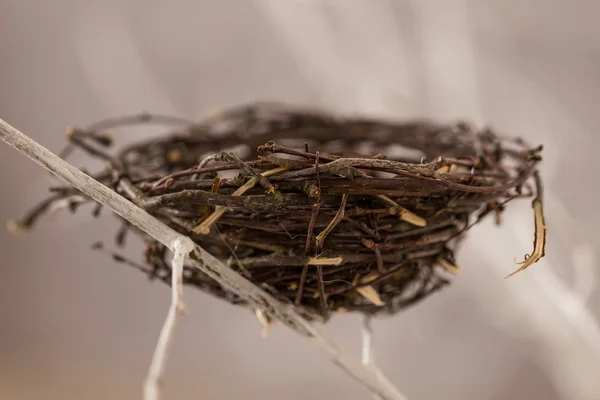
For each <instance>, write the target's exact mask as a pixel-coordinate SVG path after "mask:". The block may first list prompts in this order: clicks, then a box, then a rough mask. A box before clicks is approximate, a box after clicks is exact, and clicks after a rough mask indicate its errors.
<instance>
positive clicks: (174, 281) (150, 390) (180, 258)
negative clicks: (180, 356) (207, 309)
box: [144, 239, 194, 400]
mask: <svg viewBox="0 0 600 400" xmlns="http://www.w3.org/2000/svg"><path fill="white" fill-rule="evenodd" d="M173 248H174V249H175V252H174V253H173V261H172V262H171V307H170V308H169V313H168V314H167V318H166V319H165V323H164V325H163V328H162V330H161V331H160V336H159V337H158V343H157V344H156V349H155V350H154V355H153V356H152V362H151V363H150V370H149V371H148V376H147V377H146V382H145V384H144V400H158V399H159V398H160V386H161V384H162V379H163V375H164V371H165V366H166V363H167V355H168V353H169V348H170V345H171V342H172V340H173V334H174V333H175V324H176V322H177V317H179V315H180V314H182V313H183V311H184V309H185V306H184V304H183V263H184V261H185V255H186V254H189V253H190V252H191V251H193V250H194V248H193V247H187V248H186V247H185V244H184V243H182V241H181V240H179V239H176V240H175V242H174V243H173Z"/></svg>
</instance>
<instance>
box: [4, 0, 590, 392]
mask: <svg viewBox="0 0 600 400" xmlns="http://www.w3.org/2000/svg"><path fill="white" fill-rule="evenodd" d="M598 15H600V3H599V2H597V1H593V0H590V1H585V0H581V1H577V2H566V1H552V2H549V1H544V0H531V1H527V2H524V1H518V0H508V1H503V2H497V1H486V0H430V1H427V0H426V1H408V0H397V1H392V0H372V1H367V0H344V1H341V0H340V1H331V0H323V1H316V0H314V1H308V0H305V1H301V0H271V1H268V0H264V1H251V0H221V1H216V0H215V1H208V0H204V1H202V0H194V1H192V0H189V1H186V0H172V1H170V2H166V1H162V2H161V1H141V0H121V1H115V0H103V1H92V0H80V1H75V0H56V1H52V2H40V1H34V0H19V1H17V0H3V1H1V2H0V49H2V52H1V55H0V93H1V95H0V118H2V119H4V120H6V121H7V122H9V123H11V124H13V125H14V126H16V127H17V128H19V129H20V130H22V131H23V132H25V133H27V134H28V135H30V136H31V137H33V138H34V139H36V140H37V141H39V142H40V143H42V144H43V145H45V146H47V147H48V148H49V149H51V150H52V151H54V152H57V151H59V150H60V149H61V148H62V146H63V144H64V131H65V128H66V127H67V126H72V125H80V126H81V125H86V124H89V123H91V122H94V121H96V120H99V119H102V118H106V117H113V116H119V115H123V114H129V113H137V112H140V111H150V112H160V113H168V114H173V115H178V116H183V117H187V118H191V119H198V118H200V117H202V116H203V115H206V114H207V113H208V112H209V111H210V110H212V109H215V108H223V107H228V106H233V105H237V104H240V103H245V102H248V101H254V100H279V101H285V102H289V103H295V104H299V105H311V106H321V107H326V108H328V109H331V110H332V111H337V112H343V113H353V112H361V113H368V114H372V115H381V116H390V117H413V116H418V117H431V118H436V119H440V120H453V119H455V118H462V119H467V120H469V121H471V122H473V123H476V124H480V125H482V124H490V125H492V126H493V127H495V128H496V129H498V130H499V131H501V132H504V133H506V134H508V135H514V136H522V137H524V138H526V139H528V140H529V141H531V142H533V143H534V144H538V143H543V144H544V145H545V162H544V164H543V175H544V178H545V182H546V198H547V210H546V212H547V223H548V226H549V229H550V230H549V233H548V235H549V236H548V239H549V243H548V250H547V257H546V258H545V259H544V260H543V261H541V262H539V263H538V264H536V265H535V266H533V267H531V269H529V270H528V271H527V272H525V273H521V274H519V275H517V276H515V277H514V278H511V279H510V280H507V281H505V280H503V279H502V277H503V276H504V275H506V273H508V272H510V271H512V269H513V268H514V267H515V266H514V264H513V258H514V257H516V258H517V259H520V258H522V255H523V254H525V253H527V252H530V251H531V246H532V237H533V236H532V235H533V221H532V215H531V209H530V206H529V202H528V201H524V202H521V203H519V204H518V205H514V206H513V207H510V208H509V211H508V212H507V213H506V217H505V222H506V225H505V226H503V227H502V228H496V227H495V226H493V225H492V224H491V223H486V224H483V225H482V226H481V227H480V229H477V230H475V231H474V232H477V234H475V235H471V237H470V239H469V240H468V241H467V243H466V244H465V245H464V247H463V248H462V250H461V252H460V253H459V255H458V261H459V263H460V264H461V266H462V269H463V272H462V274H461V275H460V276H459V277H458V278H457V279H455V282H454V284H453V285H452V286H451V287H450V288H448V289H446V290H444V291H442V292H441V293H439V294H437V295H435V296H433V297H432V298H430V299H428V300H426V301H425V302H423V303H421V304H419V305H418V306H416V307H414V308H412V309H410V310H407V311H406V312H405V313H403V314H400V315H397V316H395V317H394V318H392V319H385V320H377V321H375V323H374V327H375V340H376V343H375V349H376V357H377V360H378V363H379V365H380V367H381V368H382V369H383V370H384V371H385V372H386V374H387V375H388V376H389V378H390V379H391V380H392V381H393V382H394V383H395V384H396V385H397V386H398V387H399V388H400V389H401V390H402V391H403V392H404V393H405V394H406V395H407V397H408V398H409V399H415V400H423V399H444V400H455V399H456V400H458V399H476V400H499V399H506V398H513V399H548V400H551V399H568V400H579V399H585V400H593V399H600V382H599V381H600V380H599V379H597V378H598V377H599V376H600V331H599V329H598V324H597V321H596V318H597V317H598V311H599V310H600V307H599V306H598V296H597V294H596V287H597V280H596V275H597V272H596V268H597V266H598V263H597V258H596V251H597V249H598V247H599V244H600V237H599V236H598V235H597V234H596V229H597V223H598V210H597V198H598V192H599V189H598V184H597V174H596V173H595V165H594V161H593V160H594V157H595V155H596V152H597V149H598V144H599V138H598V135H597V134H596V131H597V130H598V129H599V128H600V118H598V110H597V107H598V104H599V102H600V80H599V76H598V70H599V68H600V35H598V32H599V31H598V28H597V17H598ZM148 134H149V133H148V131H147V130H136V129H133V130H128V131H127V132H126V133H122V134H121V135H120V136H118V137H119V140H121V139H123V140H124V141H127V140H134V139H139V138H141V137H145V136H147V135H148ZM119 143H121V142H119ZM0 157H1V160H2V161H3V163H2V165H3V167H2V168H1V170H0V184H1V188H2V189H1V190H2V192H1V193H2V197H1V207H0V219H1V220H3V221H5V220H8V219H10V218H18V217H20V216H21V215H22V214H23V213H24V212H25V211H26V210H27V209H28V208H29V207H30V206H32V205H33V204H34V203H35V202H36V201H37V200H38V199H41V198H42V197H43V196H45V194H46V188H47V184H48V177H47V174H46V173H45V172H44V171H42V170H41V168H39V167H38V166H37V165H35V164H33V163H32V162H30V161H28V160H27V159H25V158H24V157H22V156H21V155H19V154H17V153H16V152H15V151H14V150H12V149H10V148H9V147H7V146H5V145H2V146H0ZM71 161H72V162H73V163H74V164H75V165H76V166H78V167H82V166H84V165H83V158H81V157H80V156H75V157H73V158H72V159H71ZM515 204H516V203H515ZM82 211H85V210H82ZM117 228H118V223H116V221H115V219H114V218H103V219H101V220H100V221H91V220H90V218H89V216H88V214H87V213H86V212H80V213H79V214H78V215H76V216H69V215H67V213H65V212H61V213H58V214H57V215H56V216H55V217H54V218H53V219H52V220H51V221H49V220H47V219H46V220H44V221H43V223H42V224H40V225H39V226H38V227H37V229H35V230H34V231H33V232H32V233H31V234H29V235H26V236H20V237H15V236H10V235H9V234H8V233H6V232H5V231H2V233H0V254H1V255H2V256H1V262H2V264H1V265H0V271H1V272H2V273H1V275H0V398H2V399H15V400H17V399H18V400H21V399H23V400H25V399H40V398H43V399H49V400H50V399H106V398H110V399H134V398H141V387H142V382H143V379H144V376H145V374H146V372H147V368H148V365H149V362H150V357H151V354H152V351H153V348H154V344H155V341H156V339H157V337H158V332H159V330H160V327H161V325H162V322H163V319H164V317H165V315H166V312H167V308H168V303H169V291H168V289H167V287H166V286H165V285H161V284H158V283H149V282H148V281H147V280H146V279H144V277H142V276H141V275H140V274H139V273H138V272H136V271H133V270H131V269H127V268H125V267H123V266H122V265H118V264H115V263H113V262H112V260H111V259H110V258H109V257H108V256H106V255H104V254H101V253H98V252H93V251H92V250H90V245H91V244H92V243H93V242H95V241H97V240H104V241H105V242H107V243H110V242H111V240H112V237H113V233H114V232H115V230H116V229H117ZM125 254H126V255H127V256H129V257H131V258H133V259H140V257H141V248H140V247H139V246H137V247H136V246H135V245H134V246H132V247H129V248H128V250H127V251H126V253H125ZM185 296H186V302H187V307H188V313H187V315H186V316H185V318H183V319H182V321H181V323H180V325H179V327H178V330H177V333H176V339H175V344H174V348H173V351H172V353H171V356H170V358H169V362H168V369H167V376H166V385H165V389H164V390H165V397H164V398H165V399H224V400H227V399H242V398H243V399H245V400H250V399H269V398H281V399H290V400H294V399H305V398H315V399H332V398H333V399H338V398H339V399H356V400H359V399H367V398H369V395H368V393H367V392H366V391H364V390H363V389H362V388H360V386H359V385H358V384H357V383H355V382H354V381H352V380H351V379H350V378H348V377H347V376H346V375H345V374H344V373H342V372H341V371H340V370H339V369H338V368H337V367H335V366H333V365H331V364H330V363H329V362H327V361H326V360H325V359H324V358H322V357H321V355H320V354H319V353H318V352H317V351H316V350H314V349H312V348H311V347H310V346H309V345H308V344H307V343H305V342H304V341H302V340H300V339H299V338H297V337H296V336H295V335H294V334H293V333H292V332H290V331H288V330H287V329H286V328H284V327H282V326H275V328H274V329H273V330H272V332H271V335H270V336H269V337H268V338H267V339H266V340H265V339H262V338H261V336H260V331H261V326H260V325H259V323H258V321H257V320H256V318H255V317H254V315H253V314H252V313H250V312H248V311H246V310H243V309H238V308H235V307H232V306H230V305H228V304H225V303H223V302H221V301H218V300H215V299H213V298H211V297H209V296H207V295H204V294H202V293H198V292H196V291H193V290H187V291H186V293H185ZM323 329H324V330H325V331H326V332H328V333H329V334H331V336H333V337H334V338H336V340H337V341H338V342H339V343H340V345H341V346H343V347H345V348H347V349H349V350H350V351H352V352H353V353H354V354H355V355H356V356H357V357H358V356H359V353H360V352H359V350H360V321H359V319H358V318H357V317H355V316H338V317H336V318H334V320H333V321H332V322H331V323H330V324H328V325H327V326H326V327H323Z"/></svg>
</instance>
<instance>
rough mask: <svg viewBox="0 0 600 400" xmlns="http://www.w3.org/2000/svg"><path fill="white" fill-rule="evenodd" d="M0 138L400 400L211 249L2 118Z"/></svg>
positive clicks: (385, 383) (400, 397)
mask: <svg viewBox="0 0 600 400" xmlns="http://www.w3.org/2000/svg"><path fill="white" fill-rule="evenodd" d="M0 138H1V139H2V140H3V141H4V142H6V143H7V144H9V145H10V146H11V147H13V148H15V149H16V150H18V151H20V152H21V153H22V154H24V155H26V156H27V157H29V158H30V159H32V160H33V161H35V162H36V163H38V164H40V165H41V166H43V167H44V168H46V169H47V170H48V171H50V172H52V173H53V174H55V175H57V176H58V177H59V178H61V179H63V180H64V181H66V182H67V183H69V184H71V185H72V186H74V187H75V188H77V189H79V190H80V191H82V192H83V193H85V194H86V195H88V196H90V197H91V198H93V199H94V200H96V201H97V202H99V203H102V204H104V205H105V206H106V207H109V208H110V209H111V210H113V211H114V212H115V213H117V214H119V215H120V216H122V217H123V218H125V219H126V220H128V221H129V222H131V224H132V225H135V226H137V227H138V228H140V229H141V230H142V231H144V232H146V233H147V234H148V235H150V236H152V237H153V238H155V239H156V240H158V241H159V242H161V243H162V244H163V245H165V246H167V247H168V248H169V249H171V251H173V252H175V251H176V249H175V248H174V244H175V243H176V242H175V240H176V239H181V241H182V243H183V244H184V245H185V248H187V246H188V245H190V246H194V251H193V252H192V253H191V254H190V259H191V261H192V262H193V264H194V266H196V267H197V268H199V269H200V270H201V271H202V272H204V273H205V274H207V275H208V276H210V277H211V278H213V279H214V280H216V281H217V282H219V283H220V284H221V285H223V286H225V287H226V288H228V289H230V290H232V291H235V292H236V293H237V294H239V296H240V297H242V298H243V299H244V300H246V301H247V302H248V303H250V304H251V305H252V306H254V307H256V308H260V309H262V310H264V311H265V312H266V313H267V314H268V315H270V316H273V317H274V318H276V319H277V320H279V321H280V322H282V323H283V324H284V325H286V326H288V327H289V328H291V329H293V330H294V331H296V333H298V334H299V335H300V336H302V337H304V338H305V339H307V340H308V341H309V342H310V343H311V344H312V345H313V346H315V347H316V348H317V349H318V350H320V351H321V352H323V353H324V355H325V356H326V357H327V358H329V359H330V360H331V361H332V362H333V363H334V364H336V365H338V366H339V367H341V368H342V369H343V370H344V371H346V372H347V373H348V374H349V375H350V376H351V377H352V378H354V379H355V380H357V381H358V382H360V383H361V384H362V385H364V386H365V387H366V388H367V389H368V390H370V391H371V392H373V393H376V394H378V395H380V396H381V397H382V398H383V399H385V400H404V396H403V395H402V394H401V393H400V392H399V391H398V390H397V389H396V388H395V387H394V386H393V385H392V384H391V383H390V382H389V381H388V380H387V379H386V378H385V377H384V376H382V375H380V374H376V373H374V372H373V371H371V370H369V369H367V368H365V367H364V366H363V365H362V364H361V363H359V362H358V361H356V360H355V359H353V358H352V357H350V356H348V355H347V354H346V353H345V352H344V351H342V350H341V349H340V348H338V346H336V344H335V343H334V342H332V341H331V340H330V339H328V338H327V337H325V336H324V335H322V334H321V333H320V332H319V331H318V330H317V329H316V328H315V327H314V326H313V325H312V324H311V323H310V322H308V321H307V320H305V319H304V318H302V316H300V315H299V314H298V313H297V312H296V311H295V310H294V308H293V306H292V305H287V304H282V303H280V302H279V301H277V300H276V299H275V298H274V297H272V296H271V295H270V294H268V293H267V292H265V291H264V290H262V289H261V288H259V287H257V286H255V285H254V284H252V283H251V282H250V281H248V280H246V279H245V278H243V277H242V276H240V275H239V274H238V273H236V272H235V271H233V270H232V269H230V268H227V266H225V265H224V264H223V263H222V262H220V261H219V260H217V259H216V258H215V257H213V256H212V255H211V254H210V253H208V252H206V251H205V250H204V249H202V248H201V247H199V246H196V245H195V244H194V243H193V242H192V240H191V239H189V238H188V237H185V236H182V235H180V234H178V233H177V232H176V231H175V230H173V229H171V228H169V227H168V226H166V225H165V224H163V223H161V222H160V221H158V220H157V219H156V218H154V217H152V216H151V215H150V214H148V213H147V212H146V211H144V210H142V209H140V208H138V207H136V206H135V205H133V204H132V203H131V202H129V201H128V200H126V199H125V198H123V197H122V196H120V195H118V194H117V193H115V192H114V191H112V190H110V189H109V188H108V187H106V186H104V185H102V184H100V183H99V182H97V181H96V180H94V179H92V178H91V177H89V176H88V175H86V174H84V173H83V172H81V171H79V170H78V169H77V168H75V167H73V166H72V165H70V164H68V163H67V162H65V161H64V160H62V159H60V158H59V157H57V156H56V155H54V154H53V153H51V152H50V151H49V150H47V149H46V148H44V147H42V146H41V145H39V144H38V143H36V142H35V141H34V140H32V139H30V138H29V137H27V136H26V135H24V134H23V133H21V132H19V131H18V130H17V129H15V128H13V127H12V126H10V125H9V124H7V123H6V122H4V121H3V120H1V119H0Z"/></svg>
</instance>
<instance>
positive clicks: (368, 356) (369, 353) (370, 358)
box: [362, 315, 406, 400]
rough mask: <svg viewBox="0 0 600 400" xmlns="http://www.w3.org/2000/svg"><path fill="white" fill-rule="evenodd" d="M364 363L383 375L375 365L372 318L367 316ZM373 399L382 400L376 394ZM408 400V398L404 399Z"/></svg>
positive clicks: (363, 334) (364, 333)
mask: <svg viewBox="0 0 600 400" xmlns="http://www.w3.org/2000/svg"><path fill="white" fill-rule="evenodd" d="M362 339H363V342H362V363H363V365H364V366H365V367H367V368H370V369H371V370H373V371H374V372H375V373H377V374H381V370H380V369H379V368H377V364H375V357H374V353H375V352H374V350H373V327H372V326H371V316H369V315H366V316H364V317H363V320H362ZM373 398H374V399H375V400H382V399H381V396H379V395H378V394H376V393H374V394H373ZM404 400H406V398H404Z"/></svg>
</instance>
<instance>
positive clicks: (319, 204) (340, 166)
mask: <svg viewBox="0 0 600 400" xmlns="http://www.w3.org/2000/svg"><path fill="white" fill-rule="evenodd" d="M132 123H159V124H162V123H169V124H170V123H173V124H180V126H179V127H176V128H172V127H171V128H169V129H168V131H167V132H166V133H165V134H164V135H162V136H159V137H157V138H153V139H151V140H147V141H144V142H141V143H140V142H137V143H133V144H131V145H128V146H126V147H124V148H123V149H121V150H120V151H118V152H117V153H116V154H115V155H112V154H109V153H107V147H109V146H110V145H111V144H112V137H111V136H110V135H109V134H108V133H107V132H110V131H112V130H113V129H115V128H118V127H122V126H124V125H128V124H132ZM67 136H68V139H69V141H70V149H69V150H72V149H73V148H76V147H77V148H81V149H83V150H85V151H86V152H87V153H88V154H89V155H90V156H93V157H95V158H99V159H101V160H102V161H104V162H105V163H106V169H105V170H103V171H101V172H100V173H98V174H95V175H93V177H94V178H95V179H97V180H98V181H100V182H102V183H103V184H105V185H107V186H109V187H111V188H113V189H114V190H115V191H117V192H118V193H119V194H121V195H123V196H125V197H127V198H129V199H130V200H132V201H133V202H134V203H136V204H138V205H139V206H140V207H142V208H144V209H146V210H147V211H148V212H150V213H151V214H152V215H153V216H155V217H156V218H158V219H160V220H161V221H163V222H164V223H165V224H167V225H168V226H170V227H172V228H174V229H175V230H177V231H179V232H180V233H182V234H185V235H187V236H189V237H190V238H191V239H192V240H194V241H195V242H196V243H197V244H198V245H200V246H201V247H203V248H204V249H206V250H207V251H209V252H210V253H212V254H213V255H214V256H216V257H217V258H220V259H221V260H223V261H224V262H226V263H227V265H229V266H230V267H231V268H233V269H235V270H237V271H238V272H239V273H240V274H242V275H243V276H245V277H246V278H247V279H249V280H251V281H252V282H254V283H255V284H257V285H260V286H261V287H263V288H265V289H267V290H268V291H269V292H271V293H272V294H273V295H274V296H276V297H277V298H279V299H281V300H282V301H286V302H289V303H293V304H295V305H296V306H297V307H298V309H299V310H301V311H303V312H304V313H305V314H308V315H313V316H314V315H319V316H321V317H323V318H324V319H327V317H328V316H329V315H330V313H331V312H345V311H359V312H362V313H378V312H386V313H390V314H393V313H396V312H397V311H399V310H401V309H402V308H404V307H406V306H408V305H410V304H413V303H415V302H417V301H419V300H421V299H423V298H424V297H426V296H428V295H429V294H431V293H433V292H435V291H437V290H439V289H440V288H442V287H443V286H445V285H446V284H448V283H449V279H450V278H451V276H452V275H454V274H456V273H457V272H458V271H459V268H458V265H457V263H456V261H455V255H454V252H455V250H456V246H457V243H458V242H459V241H460V240H461V239H462V238H463V237H464V235H465V232H466V231H467V230H468V229H469V228H470V227H472V226H473V225H474V224H475V223H477V222H478V221H480V220H481V218H483V217H484V216H486V215H488V214H490V213H492V214H494V215H495V216H496V218H497V220H498V223H499V220H500V213H501V212H502V210H503V209H504V207H505V205H506V204H507V203H508V202H510V201H511V200H513V199H516V198H522V197H534V198H535V200H534V209H536V213H537V212H538V210H537V208H536V206H535V204H537V203H536V201H537V202H538V203H539V207H538V208H539V218H538V215H537V214H536V221H541V225H540V227H541V228H540V229H541V230H542V231H543V232H545V227H543V217H542V216H541V183H540V181H539V178H538V177H537V172H536V166H537V163H538V162H539V161H540V160H541V158H540V155H539V153H540V151H541V147H539V148H530V147H528V146H526V145H525V144H524V143H523V142H522V141H520V140H509V139H503V138H500V137H498V136H497V135H496V134H494V133H493V132H492V131H491V130H490V129H484V130H476V129H474V128H473V127H471V126H469V125H467V124H465V123H456V124H436V123H433V122H431V121H426V120H415V121H409V122H393V121H383V120H378V119H368V118H359V117H352V118H342V117H337V116H332V115H329V114H327V113H323V112H316V111H312V110H306V109H300V108H295V107H290V106H285V105H277V104H254V105H248V106H243V107H239V108H235V109H231V110H226V111H224V112H222V113H219V114H217V115H214V116H212V117H210V118H208V119H207V120H206V121H203V122H202V123H187V122H186V121H181V120H177V119H173V118H167V117H160V116H150V115H141V116H137V117H128V118H122V119H116V120H110V121H103V122H102V123H98V124H95V125H93V126H91V127H89V128H87V129H72V130H70V131H69V134H68V135H67ZM234 147H235V149H233V151H224V150H227V149H230V150H231V149H232V148H234ZM531 183H535V184H531ZM52 191H53V192H54V194H53V196H52V197H51V198H50V199H48V200H46V201H45V202H43V203H42V204H41V205H40V206H38V207H36V208H35V209H34V210H33V211H32V212H31V213H30V214H29V215H28V216H27V217H26V218H25V219H23V220H22V221H21V222H20V223H19V224H18V227H20V228H29V227H30V226H31V225H32V224H33V223H34V221H35V220H36V219H37V218H38V217H39V216H40V215H42V214H44V213H45V212H46V211H47V210H48V209H49V208H51V207H53V206H55V205H56V204H58V203H61V204H67V205H69V206H70V207H71V208H72V209H73V210H74V209H76V208H77V207H78V206H79V205H81V204H83V203H85V202H91V201H92V200H90V199H88V198H85V197H82V196H81V193H79V192H78V191H77V190H75V189H73V188H68V187H55V188H52ZM100 208H101V207H100V206H96V208H95V210H94V215H98V214H99V212H100ZM129 230H133V231H136V232H138V233H140V234H141V236H142V237H143V239H144V240H145V241H146V243H147V250H146V254H145V260H144V264H143V265H139V264H136V263H133V262H131V261H128V260H126V259H125V258H123V257H121V256H116V255H115V259H116V260H118V261H124V262H126V263H128V264H129V265H133V266H135V267H136V268H138V269H140V270H142V271H145V272H146V273H147V274H148V275H149V276H151V277H155V278H158V279H159V280H162V281H164V282H167V283H168V282H169V277H170V267H169V262H168V257H169V255H168V254H167V253H168V251H167V249H166V248H165V247H164V246H163V245H161V244H159V243H158V242H156V241H155V240H153V239H152V238H150V237H147V236H146V235H144V234H143V233H141V232H139V231H137V230H136V229H135V228H133V227H131V226H130V225H128V224H127V223H125V222H123V228H122V229H121V230H120V231H119V233H118V235H117V242H118V243H119V244H123V242H124V236H125V234H126V232H128V231H129ZM544 240H545V237H541V238H540V239H539V241H538V230H537V225H536V241H537V244H536V246H535V248H536V250H535V251H534V253H533V254H532V256H531V257H530V258H529V259H528V260H526V261H525V264H524V266H523V267H522V268H521V269H524V268H526V267H527V266H529V265H531V264H532V263H534V262H536V261H537V260H538V259H539V258H540V257H541V256H543V244H544ZM97 247H99V246H97ZM184 283H185V284H188V285H192V286H196V287H198V288H199V289H201V290H203V291H206V292H209V293H211V294H213V295H216V296H218V297H220V298H223V299H226V300H227V301H229V302H231V303H234V304H243V301H242V300H241V299H240V298H239V297H238V296H237V295H236V294H235V293H232V292H230V291H228V290H226V289H224V288H223V287H221V286H220V285H219V284H218V283H216V282H215V281H213V280H212V279H210V278H209V277H208V276H206V275H204V274H203V273H201V272H200V271H199V270H197V269H195V268H192V267H186V268H185V270H184Z"/></svg>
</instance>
